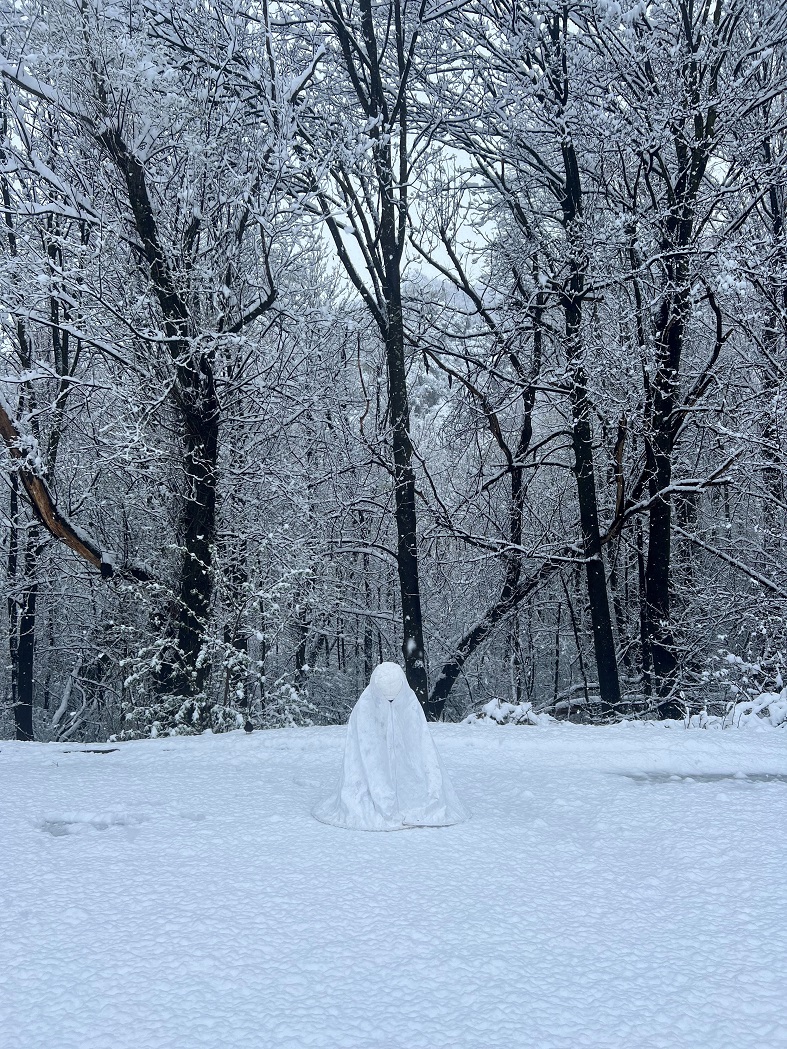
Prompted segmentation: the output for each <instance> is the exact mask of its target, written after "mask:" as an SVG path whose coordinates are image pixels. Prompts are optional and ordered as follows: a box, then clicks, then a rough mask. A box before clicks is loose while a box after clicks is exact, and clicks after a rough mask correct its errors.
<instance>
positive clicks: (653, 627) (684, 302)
mask: <svg viewBox="0 0 787 1049" xmlns="http://www.w3.org/2000/svg"><path fill="white" fill-rule="evenodd" d="M675 280H676V284H677V290H675V291H673V292H672V293H669V294H667V296H666V297H665V300H664V302H663V303H662V307H661V311H660V315H659V321H658V330H657V343H656V353H657V360H658V367H657V371H656V375H655V377H654V380H653V383H652V386H651V391H652V393H651V404H650V420H649V421H650V439H649V442H648V444H649V449H648V459H649V477H648V489H649V493H650V497H651V499H652V500H654V502H653V504H652V506H651V509H650V515H649V522H648V554H647V564H646V568H645V592H646V594H647V601H646V606H645V607H646V620H647V622H646V633H647V639H648V649H649V655H650V659H651V665H652V667H653V682H654V685H655V689H656V695H657V702H658V709H659V716H660V717H662V718H681V717H683V708H682V707H681V705H680V704H679V702H678V701H677V699H676V696H675V691H676V687H677V676H678V661H677V658H676V650H675V637H674V635H673V632H672V625H671V609H670V571H671V562H672V498H671V496H670V494H669V493H668V491H667V490H668V488H669V486H670V484H671V482H672V454H673V445H674V425H673V416H674V412H675V407H676V402H677V393H678V374H679V368H680V358H681V351H682V348H683V336H684V329H685V321H686V314H687V311H688V305H689V302H688V297H689V293H688V289H687V287H686V282H685V278H684V275H683V273H682V272H680V271H679V272H678V273H677V274H676V275H675Z"/></svg>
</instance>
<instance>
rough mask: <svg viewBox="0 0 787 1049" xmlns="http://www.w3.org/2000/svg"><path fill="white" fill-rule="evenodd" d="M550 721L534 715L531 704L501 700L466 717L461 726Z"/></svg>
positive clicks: (541, 723)
mask: <svg viewBox="0 0 787 1049" xmlns="http://www.w3.org/2000/svg"><path fill="white" fill-rule="evenodd" d="M550 721H552V718H550V717H549V715H548V714H536V712H535V710H533V704H532V703H506V702H505V701H504V700H502V699H492V700H490V701H489V702H488V703H486V704H485V705H484V706H483V707H481V709H480V710H478V711H476V712H475V713H474V714H470V715H468V717H466V718H465V719H464V721H463V722H462V724H463V725H477V724H479V723H484V722H485V723H487V724H492V725H546V724H548V723H549V722H550Z"/></svg>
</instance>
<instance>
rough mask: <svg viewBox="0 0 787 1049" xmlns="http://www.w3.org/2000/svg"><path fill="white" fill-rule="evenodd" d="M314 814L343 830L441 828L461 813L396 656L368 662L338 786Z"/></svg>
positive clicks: (459, 818)
mask: <svg viewBox="0 0 787 1049" xmlns="http://www.w3.org/2000/svg"><path fill="white" fill-rule="evenodd" d="M314 816H315V817H316V818H317V819H318V820H320V821H321V822H322V823H330V824H332V825H333V826H335V827H346V828H348V829H349V830H406V829H407V828H408V827H447V826H450V825H451V824H452V823H461V822H462V820H465V819H467V812H466V811H465V809H464V808H463V807H462V804H461V803H460V801H459V799H458V798H457V796H456V793H455V792H454V788H453V787H452V785H451V781H450V780H449V778H448V775H447V774H446V772H445V769H444V768H443V766H442V764H441V763H440V758H439V756H438V753H437V750H436V748H435V745H434V742H433V740H432V735H431V732H430V730H429V726H428V725H427V723H426V718H425V717H424V713H423V710H422V709H421V705H420V703H419V702H418V699H417V698H416V695H415V693H414V692H413V690H412V689H411V688H410V686H409V685H408V684H407V678H406V677H405V676H404V671H403V670H402V668H401V667H400V666H398V665H397V664H396V663H381V664H380V665H379V666H378V667H376V668H375V670H374V672H373V673H372V676H371V680H370V681H369V685H368V687H367V688H365V689H364V690H363V692H362V693H361V697H360V699H359V700H358V702H357V703H356V704H355V706H354V707H353V711H352V714H351V715H350V720H349V721H348V723H347V740H346V743H345V747H344V763H343V766H342V772H341V776H340V778H339V783H338V786H337V788H336V791H335V793H334V794H332V795H331V796H330V797H329V798H327V799H326V800H325V801H323V802H321V803H320V804H319V805H318V806H317V808H316V809H315V810H314Z"/></svg>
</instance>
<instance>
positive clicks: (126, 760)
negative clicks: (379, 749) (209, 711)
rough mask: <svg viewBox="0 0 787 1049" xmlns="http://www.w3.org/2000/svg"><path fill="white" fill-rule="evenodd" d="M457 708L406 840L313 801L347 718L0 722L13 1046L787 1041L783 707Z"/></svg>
mask: <svg viewBox="0 0 787 1049" xmlns="http://www.w3.org/2000/svg"><path fill="white" fill-rule="evenodd" d="M433 731H434V734H435V737H436V741H437V743H438V746H439V748H440V752H441V755H442V758H443V761H444V763H445V765H446V768H447V769H448V770H449V771H450V774H451V776H452V778H453V780H454V784H455V786H456V789H457V792H458V793H459V795H460V797H461V798H462V800H463V801H465V802H466V803H467V805H468V806H469V807H470V809H471V812H472V818H471V819H470V821H469V822H467V823H464V824H460V825H458V826H453V827H446V828H440V829H429V830H424V829H417V830H411V831H408V832H405V833H399V834H385V833H381V834H371V833H360V832H351V831H344V830H340V829H337V828H334V827H329V826H325V825H323V824H321V823H318V822H317V821H316V820H314V819H313V818H312V817H311V815H310V809H311V807H312V806H313V805H314V804H315V803H316V802H317V801H318V800H319V799H320V798H322V797H323V796H324V795H325V792H326V791H327V790H329V789H330V787H331V786H332V785H333V782H334V780H335V777H336V774H337V772H338V769H339V765H340V761H341V753H342V745H343V738H344V729H342V728H315V729H291V730H281V731H269V732H265V733H255V734H253V735H251V736H246V735H245V734H243V733H242V732H241V733H237V732H236V733H231V734H228V735H224V736H207V735H206V736H202V737H197V738H176V739H159V740H148V741H140V742H133V743H123V744H106V745H90V746H85V745H77V744H74V745H54V744H17V743H9V742H4V743H2V744H0V842H1V843H2V844H1V845H0V848H1V849H2V851H1V852H0V858H1V863H0V868H1V873H2V884H0V933H1V934H2V938H1V940H0V1045H2V1046H3V1049H109V1047H112V1049H251V1047H254V1049H311V1047H320V1049H580V1047H591V1049H613V1047H615V1049H618V1047H619V1049H624V1047H625V1049H777V1047H780V1046H787V1008H785V974H787V880H786V879H785V870H787V843H786V842H785V837H786V835H785V827H787V820H785V812H787V735H785V733H784V732H783V731H782V730H779V729H773V730H769V731H763V732H750V731H745V730H744V731H726V732H721V731H717V732H703V731H683V730H680V729H676V728H669V727H665V726H662V725H655V724H628V725H619V726H616V727H613V728H589V727H578V726H572V725H565V724H563V725H557V724H550V725H547V726H539V727H535V728H529V727H528V728H525V727H516V726H511V727H499V726H482V725H475V726H474V725H438V726H435V727H434V728H433Z"/></svg>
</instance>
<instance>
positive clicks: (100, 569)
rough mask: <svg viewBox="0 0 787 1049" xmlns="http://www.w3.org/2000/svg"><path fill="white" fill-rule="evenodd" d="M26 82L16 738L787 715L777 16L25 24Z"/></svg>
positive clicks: (385, 5)
mask: <svg viewBox="0 0 787 1049" xmlns="http://www.w3.org/2000/svg"><path fill="white" fill-rule="evenodd" d="M0 74H1V76H0V194H1V195H2V200H1V201H0V211H1V212H2V222H1V223H0V325H1V327H0V433H1V434H2V438H3V441H2V446H1V447H0V481H1V484H0V515H1V516H2V522H3V523H2V529H0V586H1V587H2V591H3V599H2V603H1V604H0V621H1V622H2V629H0V647H2V658H1V659H0V738H10V737H15V738H16V739H19V740H31V739H36V740H41V741H58V742H62V741H67V740H73V741H95V740H106V739H108V738H115V739H118V740H122V739H131V738H137V737H147V736H151V735H152V736H157V735H164V734H170V733H200V732H204V731H205V730H206V729H212V730H213V731H215V732H219V731H223V730H227V729H235V728H242V727H246V728H247V729H248V730H251V729H256V728H264V727H278V726H293V725H327V724H337V723H341V722H344V721H345V720H346V718H347V715H348V713H349V711H350V709H351V708H352V705H353V703H354V702H355V700H356V698H357V697H358V694H359V692H360V691H361V690H362V689H363V687H364V686H365V684H366V682H367V681H368V680H369V676H370V674H371V671H372V669H373V668H374V666H375V665H376V664H377V663H378V662H382V661H384V660H394V661H400V662H401V663H402V665H403V666H404V668H405V670H406V674H407V679H408V681H409V684H410V686H411V687H412V689H413V690H414V692H415V693H416V695H417V697H418V700H419V701H420V703H421V705H422V707H423V709H424V711H425V713H426V715H427V718H429V719H430V720H432V721H436V720H446V721H459V720H461V719H463V718H465V717H467V716H468V715H471V714H473V713H476V714H477V713H478V712H479V711H482V710H483V709H491V708H490V706H489V705H490V703H492V705H493V706H494V704H495V703H496V704H497V706H496V708H495V709H496V710H497V711H498V715H497V716H498V717H500V718H504V717H509V718H513V719H519V720H522V721H527V720H528V719H537V718H538V717H539V716H540V715H542V714H549V715H551V716H552V717H555V718H561V719H569V720H573V721H582V722H597V721H612V720H617V719H622V718H628V719H632V718H635V719H650V720H653V719H660V720H665V719H675V718H678V719H680V718H687V717H690V716H692V715H697V714H699V715H703V716H704V715H705V714H708V715H719V714H720V715H723V714H724V712H725V711H726V710H727V709H728V708H729V706H730V704H736V703H738V704H739V703H741V702H750V703H752V704H756V703H757V698H758V697H760V696H762V695H763V694H773V693H778V692H779V691H781V690H782V689H783V687H784V681H783V680H782V674H783V673H784V661H785V652H786V651H787V625H786V621H785V616H787V556H786V555H787V483H786V479H787V432H785V418H786V417H785V410H786V409H787V232H786V231H785V219H786V218H787V215H786V208H787V198H786V192H787V138H786V133H787V94H786V92H787V6H785V5H784V3H783V0H636V2H634V0H533V2H531V3H528V2H522V3H520V2H518V0H314V2H313V0H284V2H281V3H274V2H271V0H208V2H204V0H199V2H197V0H48V2H47V3H43V0H13V2H11V0H9V2H7V3H5V4H3V5H2V8H1V9H0ZM97 760H98V759H97ZM100 760H103V759H100Z"/></svg>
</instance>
